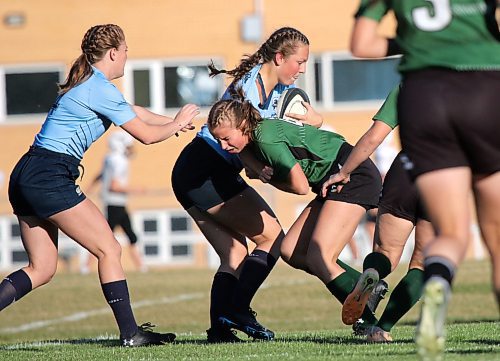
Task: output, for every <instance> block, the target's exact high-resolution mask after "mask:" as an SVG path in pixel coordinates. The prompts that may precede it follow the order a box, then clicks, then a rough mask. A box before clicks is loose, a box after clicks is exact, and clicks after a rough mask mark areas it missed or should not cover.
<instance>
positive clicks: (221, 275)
mask: <svg viewBox="0 0 500 361" xmlns="http://www.w3.org/2000/svg"><path fill="white" fill-rule="evenodd" d="M237 284H238V279H237V278H236V277H235V276H234V275H232V274H230V273H227V272H217V273H216V274H215V276H214V280H213V282H212V288H211V290H210V325H211V327H215V328H217V326H218V325H219V323H218V319H219V317H220V316H223V315H225V312H227V310H228V309H230V307H231V305H232V300H233V295H234V290H235V288H236V285H237Z"/></svg>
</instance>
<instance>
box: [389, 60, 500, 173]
mask: <svg viewBox="0 0 500 361" xmlns="http://www.w3.org/2000/svg"><path fill="white" fill-rule="evenodd" d="M499 94H500V71H462V72H458V71H453V70H447V69H437V68H436V69H426V70H421V71H415V72H411V73H409V74H407V75H405V76H404V79H403V84H402V87H401V91H400V93H399V98H398V114H399V122H400V135H401V143H402V146H403V151H404V152H405V153H406V155H407V156H408V158H409V160H410V162H408V164H407V165H408V167H409V168H410V169H411V175H412V176H413V177H417V176H419V175H421V174H423V173H426V172H431V171H434V170H438V169H445V168H451V167H464V166H465V167H469V168H470V169H471V170H472V172H473V174H482V175H487V174H491V173H494V172H497V171H499V170H500V123H499V119H500V118H499V117H500V101H499V99H498V97H499Z"/></svg>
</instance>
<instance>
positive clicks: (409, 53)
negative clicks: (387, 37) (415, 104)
mask: <svg viewBox="0 0 500 361" xmlns="http://www.w3.org/2000/svg"><path fill="white" fill-rule="evenodd" d="M496 6H497V2H496V0H362V1H361V6H360V8H359V10H358V12H357V16H366V17H369V18H371V19H373V20H375V21H380V20H381V19H382V17H383V16H384V15H385V14H386V13H387V12H388V11H389V10H391V9H392V10H393V11H394V14H395V16H396V19H397V21H398V25H397V37H396V41H397V42H398V44H399V45H400V47H401V48H402V51H403V55H404V56H403V58H402V59H401V63H400V65H399V70H400V71H401V72H403V73H404V72H408V71H413V70H417V69H422V68H428V67H445V68H451V69H454V70H459V71H467V70H469V71H474V70H500V34H499V30H498V24H497V22H496V20H495V9H496Z"/></svg>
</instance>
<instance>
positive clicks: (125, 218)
mask: <svg viewBox="0 0 500 361" xmlns="http://www.w3.org/2000/svg"><path fill="white" fill-rule="evenodd" d="M106 218H107V220H108V224H109V227H110V228H111V230H112V231H114V230H115V228H116V226H120V227H121V228H122V230H123V232H125V234H126V235H127V237H128V240H129V242H130V244H136V243H137V235H136V234H135V232H134V230H133V229H132V223H131V222H130V216H129V214H128V212H127V209H126V208H125V206H114V205H108V206H106Z"/></svg>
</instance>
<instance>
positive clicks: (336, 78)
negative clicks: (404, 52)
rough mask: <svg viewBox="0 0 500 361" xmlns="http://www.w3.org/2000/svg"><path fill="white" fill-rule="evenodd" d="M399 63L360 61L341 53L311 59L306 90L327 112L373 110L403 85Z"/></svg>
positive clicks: (392, 60)
mask: <svg viewBox="0 0 500 361" xmlns="http://www.w3.org/2000/svg"><path fill="white" fill-rule="evenodd" d="M399 60H400V59H399V57H392V58H387V59H369V60H366V59H358V58H353V57H352V56H351V55H350V54H347V53H340V52H338V53H331V52H326V53H322V54H316V55H314V56H312V57H311V60H310V65H309V68H308V73H309V72H310V73H311V74H307V73H306V77H305V79H306V84H305V86H306V89H307V91H308V93H309V97H310V98H311V100H313V101H315V102H316V103H317V104H318V105H319V106H321V107H323V108H326V109H329V108H336V107H341V106H342V107H345V106H349V107H352V108H356V107H360V106H363V105H365V104H366V103H369V104H370V106H371V105H373V104H371V103H373V102H377V103H380V102H381V101H383V100H384V99H385V98H386V97H387V95H388V94H389V92H390V91H391V89H392V88H393V87H394V86H395V85H396V84H398V83H399V82H400V79H401V77H400V75H399V73H398V71H397V66H398V64H399ZM313 105H314V104H313Z"/></svg>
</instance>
